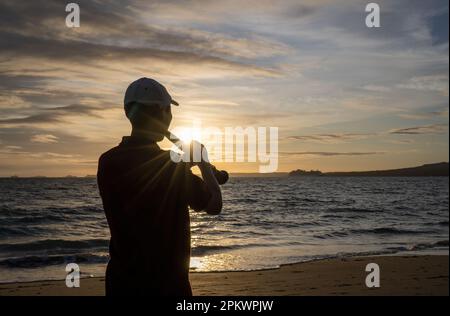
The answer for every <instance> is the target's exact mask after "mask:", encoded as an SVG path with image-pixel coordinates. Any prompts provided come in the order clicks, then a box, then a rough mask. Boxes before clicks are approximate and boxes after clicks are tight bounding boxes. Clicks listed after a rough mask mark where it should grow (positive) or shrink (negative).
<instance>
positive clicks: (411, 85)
mask: <svg viewBox="0 0 450 316" xmlns="http://www.w3.org/2000/svg"><path fill="white" fill-rule="evenodd" d="M397 87H398V88H402V89H411V90H418V91H436V92H440V93H442V94H443V95H447V96H448V74H447V75H430V76H421V77H413V78H411V79H409V80H408V81H407V82H405V83H401V84H398V85H397Z"/></svg>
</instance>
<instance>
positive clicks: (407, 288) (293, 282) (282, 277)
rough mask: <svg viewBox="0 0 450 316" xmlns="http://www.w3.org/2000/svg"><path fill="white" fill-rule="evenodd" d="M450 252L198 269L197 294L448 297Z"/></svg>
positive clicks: (5, 288) (51, 287) (86, 282)
mask: <svg viewBox="0 0 450 316" xmlns="http://www.w3.org/2000/svg"><path fill="white" fill-rule="evenodd" d="M371 262H374V263H377V264H378V265H379V266H380V276H381V278H380V279H381V284H380V285H381V286H380V287H379V288H370V289H369V288H367V287H366V286H365V278H366V275H367V272H365V267H366V265H367V264H368V263H371ZM448 270H449V265H448V256H438V255H433V256H430V255H424V256H376V257H354V258H345V259H344V258H342V259H328V260H321V261H315V262H309V263H297V264H291V265H285V266H282V267H281V268H279V269H271V270H262V271H251V272H206V273H202V272H193V273H191V275H190V278H191V284H192V288H193V291H194V295H198V296H202V295H236V296H241V295H242V296H243V295H273V296H278V295H448V294H449V288H448ZM0 295H2V296H6V295H41V296H60V295H64V296H66V295H67V296H71V295H78V296H96V295H104V278H101V277H99V278H90V279H82V280H81V286H80V288H67V287H66V286H65V282H64V281H36V282H28V283H9V284H1V285H0Z"/></svg>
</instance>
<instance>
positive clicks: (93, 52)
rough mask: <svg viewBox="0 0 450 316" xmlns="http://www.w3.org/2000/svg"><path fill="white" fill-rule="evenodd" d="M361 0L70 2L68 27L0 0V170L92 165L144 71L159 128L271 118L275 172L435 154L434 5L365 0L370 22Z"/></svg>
mask: <svg viewBox="0 0 450 316" xmlns="http://www.w3.org/2000/svg"><path fill="white" fill-rule="evenodd" d="M368 2H369V1H360V0H354V1H351V0H346V1H336V0H333V1H331V0H314V1H312V0H308V1H291V0H283V1H268V0H249V1H238V0H221V1H206V0H185V1H167V0H165V1H131V0H130V1H118V0H109V1H77V2H76V3H78V5H79V7H80V11H81V12H80V13H81V15H80V23H81V25H80V27H79V28H68V27H66V24H65V19H66V15H67V13H66V12H65V5H66V4H67V3H68V1H56V0H54V1H49V0H47V1H40V0H36V1H9V0H2V1H1V2H0V176H10V175H19V176H38V175H45V176H65V175H69V174H70V175H76V176H84V175H87V174H95V173H96V169H97V161H98V157H99V155H100V154H101V153H102V152H104V151H106V150H108V149H109V148H111V147H113V146H116V145H117V144H118V143H119V142H120V141H121V137H122V136H125V135H128V134H129V133H130V124H129V122H128V121H127V119H126V117H125V115H124V112H123V95H124V92H125V90H126V88H127V86H128V84H129V83H130V82H132V81H133V80H135V79H137V78H140V77H144V76H145V77H150V78H154V79H156V80H158V81H159V82H161V83H163V84H164V85H165V86H166V87H167V89H168V90H169V92H170V93H171V94H172V96H173V97H174V99H176V100H177V101H178V102H179V103H180V107H177V108H174V109H173V115H174V120H173V122H172V125H171V127H172V128H176V127H181V126H192V124H193V122H194V121H201V124H202V126H203V127H216V128H219V129H224V128H225V127H236V126H242V127H244V128H245V127H271V126H272V127H278V129H279V162H278V171H280V172H283V171H290V170H293V169H298V168H300V169H307V170H309V169H320V170H322V171H349V170H374V169H390V168H399V167H407V166H416V165H421V164H425V163H434V162H441V161H448V155H449V132H448V123H449V114H448V109H449V103H448V100H449V88H448V83H449V82H448V81H449V55H448V54H449V46H448V1H446V0H445V1H436V0H431V1H411V0H396V1H377V3H378V4H379V6H380V10H381V12H380V20H381V27H380V28H367V27H366V25H365V18H366V15H367V13H366V12H365V10H364V9H365V6H366V4H367V3H368ZM161 146H162V147H164V148H166V147H167V148H169V147H170V144H169V143H168V142H163V143H162V144H161ZM218 166H219V167H222V168H226V169H227V170H229V171H231V172H257V171H258V166H259V164H258V163H219V164H218Z"/></svg>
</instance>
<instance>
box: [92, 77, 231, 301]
mask: <svg viewBox="0 0 450 316" xmlns="http://www.w3.org/2000/svg"><path fill="white" fill-rule="evenodd" d="M124 104H125V113H126V116H127V117H128V119H129V120H130V122H131V125H132V132H131V136H126V137H123V139H122V142H121V143H120V144H119V145H118V146H116V147H114V148H112V149H110V150H109V151H107V152H105V153H104V154H102V155H101V157H100V159H99V164H98V173H97V182H98V187H99V190H100V195H101V198H102V201H103V207H104V210H105V214H106V218H107V220H108V225H109V228H110V232H111V240H110V246H109V253H110V260H109V263H108V266H107V269H106V295H178V296H189V295H192V291H191V286H190V283H189V261H190V222H189V210H188V207H190V208H192V209H194V210H195V211H206V212H207V213H209V214H219V213H220V211H221V209H222V195H221V191H220V187H219V185H218V183H217V181H216V178H215V177H214V174H213V171H212V169H211V165H210V164H209V163H208V162H207V161H201V162H198V163H187V162H182V161H181V162H178V163H175V162H173V161H172V160H171V159H170V152H169V151H164V150H162V149H160V148H159V146H158V145H157V144H156V143H157V142H158V141H161V140H162V139H163V138H164V135H167V133H168V127H169V125H170V122H171V120H172V114H171V104H173V105H178V103H177V102H176V101H174V100H173V99H172V97H171V96H170V95H169V93H168V92H167V90H166V88H165V87H164V86H162V85H161V84H160V83H158V82H157V81H155V80H153V79H149V78H141V79H138V80H136V81H134V82H133V83H131V84H130V86H129V87H128V89H127V91H126V93H125V102H124ZM203 157H205V156H203ZM193 165H197V166H198V167H199V169H200V171H201V174H202V178H200V177H198V176H196V175H194V174H193V173H192V172H191V170H190V168H191V167H192V166H193Z"/></svg>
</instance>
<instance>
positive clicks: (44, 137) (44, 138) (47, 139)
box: [30, 134, 58, 144]
mask: <svg viewBox="0 0 450 316" xmlns="http://www.w3.org/2000/svg"><path fill="white" fill-rule="evenodd" d="M30 140H31V141H32V142H35V143H46V144H51V143H57V142H58V137H56V136H54V135H51V134H38V135H34V136H32V137H31V139H30Z"/></svg>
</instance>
